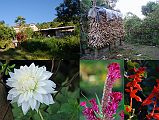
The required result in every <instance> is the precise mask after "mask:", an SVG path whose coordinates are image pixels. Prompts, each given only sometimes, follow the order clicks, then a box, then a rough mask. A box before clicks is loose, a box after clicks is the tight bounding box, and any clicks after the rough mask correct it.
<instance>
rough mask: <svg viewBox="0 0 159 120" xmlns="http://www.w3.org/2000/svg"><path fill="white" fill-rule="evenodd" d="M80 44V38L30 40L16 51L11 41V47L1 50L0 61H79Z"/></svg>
mask: <svg viewBox="0 0 159 120" xmlns="http://www.w3.org/2000/svg"><path fill="white" fill-rule="evenodd" d="M79 42H80V40H79V37H78V36H68V37H65V38H54V37H52V38H44V39H30V40H27V41H24V42H22V44H21V46H20V47H19V48H16V49H15V48H13V47H12V45H11V41H10V43H9V42H7V44H9V45H8V47H7V48H6V49H3V50H2V49H0V59H14V60H22V59H27V60H36V59H44V60H45V59H53V58H54V59H79V50H80V49H79ZM1 46H2V42H1Z"/></svg>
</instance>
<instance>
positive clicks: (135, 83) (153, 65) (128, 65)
mask: <svg viewBox="0 0 159 120" xmlns="http://www.w3.org/2000/svg"><path fill="white" fill-rule="evenodd" d="M158 73H159V61H158V60H156V61H155V60H152V61H150V60H136V61H135V60H134V61H125V75H124V81H125V82H124V86H125V87H124V89H125V93H124V104H125V105H124V113H125V120H159V74H158Z"/></svg>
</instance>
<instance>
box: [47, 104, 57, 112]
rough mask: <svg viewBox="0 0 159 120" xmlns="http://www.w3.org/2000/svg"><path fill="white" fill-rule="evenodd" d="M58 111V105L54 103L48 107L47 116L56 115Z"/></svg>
mask: <svg viewBox="0 0 159 120" xmlns="http://www.w3.org/2000/svg"><path fill="white" fill-rule="evenodd" d="M58 110H60V104H59V103H57V102H55V103H54V104H52V105H49V107H48V109H47V112H48V113H49V114H56V113H57V112H58Z"/></svg>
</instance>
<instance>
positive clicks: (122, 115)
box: [119, 110, 124, 120]
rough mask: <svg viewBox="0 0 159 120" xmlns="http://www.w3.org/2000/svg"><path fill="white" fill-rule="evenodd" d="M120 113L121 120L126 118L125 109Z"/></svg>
mask: <svg viewBox="0 0 159 120" xmlns="http://www.w3.org/2000/svg"><path fill="white" fill-rule="evenodd" d="M119 115H120V120H124V110H122V111H121V112H120V113H119Z"/></svg>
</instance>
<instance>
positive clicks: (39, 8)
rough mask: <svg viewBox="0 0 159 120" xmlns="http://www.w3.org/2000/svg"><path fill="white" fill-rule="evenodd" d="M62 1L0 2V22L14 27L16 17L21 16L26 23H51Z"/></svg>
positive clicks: (22, 0) (0, 0)
mask: <svg viewBox="0 0 159 120" xmlns="http://www.w3.org/2000/svg"><path fill="white" fill-rule="evenodd" d="M62 2H63V0H0V21H1V20H4V21H5V23H6V24H8V25H9V26H13V25H15V23H14V21H15V19H16V17H17V16H23V17H24V18H25V19H26V23H28V24H29V23H42V22H49V21H52V20H53V19H54V18H55V17H56V16H55V14H56V10H55V8H56V7H57V6H59V5H60V3H62Z"/></svg>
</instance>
